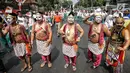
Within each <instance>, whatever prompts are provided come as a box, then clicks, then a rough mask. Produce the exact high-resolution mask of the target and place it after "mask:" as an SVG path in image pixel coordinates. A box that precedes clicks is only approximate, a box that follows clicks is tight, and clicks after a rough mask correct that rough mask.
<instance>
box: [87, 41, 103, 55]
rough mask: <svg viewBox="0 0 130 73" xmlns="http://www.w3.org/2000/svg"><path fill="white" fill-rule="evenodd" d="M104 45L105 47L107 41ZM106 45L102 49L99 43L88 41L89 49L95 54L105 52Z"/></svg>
mask: <svg viewBox="0 0 130 73" xmlns="http://www.w3.org/2000/svg"><path fill="white" fill-rule="evenodd" d="M103 46H104V47H105V41H104V45H103ZM104 47H103V48H102V49H99V44H98V43H92V42H91V41H88V49H89V50H90V51H91V52H92V53H93V54H95V55H99V54H101V53H103V51H104Z"/></svg>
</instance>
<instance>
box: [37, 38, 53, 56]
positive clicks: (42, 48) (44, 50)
mask: <svg viewBox="0 0 130 73" xmlns="http://www.w3.org/2000/svg"><path fill="white" fill-rule="evenodd" d="M46 44H47V43H46V41H40V40H36V45H37V52H38V53H39V54H41V55H44V56H48V55H50V53H51V45H49V46H47V47H46Z"/></svg>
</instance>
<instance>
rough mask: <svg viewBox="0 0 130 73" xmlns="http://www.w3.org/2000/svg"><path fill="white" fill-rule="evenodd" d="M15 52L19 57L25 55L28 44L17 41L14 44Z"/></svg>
mask: <svg viewBox="0 0 130 73" xmlns="http://www.w3.org/2000/svg"><path fill="white" fill-rule="evenodd" d="M13 48H14V52H15V55H16V56H17V57H19V56H24V55H25V54H26V45H25V43H16V44H15V45H14V46H13Z"/></svg>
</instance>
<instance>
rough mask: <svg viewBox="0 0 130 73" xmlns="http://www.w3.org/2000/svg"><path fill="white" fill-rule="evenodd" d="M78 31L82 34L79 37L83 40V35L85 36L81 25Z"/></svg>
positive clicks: (78, 26)
mask: <svg viewBox="0 0 130 73" xmlns="http://www.w3.org/2000/svg"><path fill="white" fill-rule="evenodd" d="M77 29H78V30H79V32H80V35H79V37H80V38H81V37H82V36H83V34H84V30H83V29H82V28H81V26H80V25H79V24H77Z"/></svg>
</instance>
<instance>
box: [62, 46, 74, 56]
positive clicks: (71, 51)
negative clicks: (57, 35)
mask: <svg viewBox="0 0 130 73" xmlns="http://www.w3.org/2000/svg"><path fill="white" fill-rule="evenodd" d="M62 52H63V54H64V55H66V56H68V57H75V56H76V51H75V50H74V47H73V46H71V45H68V44H63V46H62Z"/></svg>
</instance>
